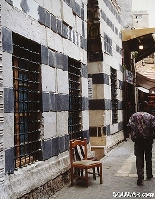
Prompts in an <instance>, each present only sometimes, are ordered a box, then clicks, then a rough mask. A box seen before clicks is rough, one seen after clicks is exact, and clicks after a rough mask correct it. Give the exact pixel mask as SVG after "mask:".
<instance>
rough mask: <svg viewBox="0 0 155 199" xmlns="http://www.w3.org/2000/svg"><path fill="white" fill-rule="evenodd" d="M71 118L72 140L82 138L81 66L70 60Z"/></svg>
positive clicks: (69, 123)
mask: <svg viewBox="0 0 155 199" xmlns="http://www.w3.org/2000/svg"><path fill="white" fill-rule="evenodd" d="M68 76H69V118H68V131H69V135H70V139H75V138H80V137H82V132H81V110H82V104H81V64H80V63H79V62H77V61H75V60H73V59H69V66H68Z"/></svg>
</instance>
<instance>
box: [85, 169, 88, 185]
mask: <svg viewBox="0 0 155 199" xmlns="http://www.w3.org/2000/svg"><path fill="white" fill-rule="evenodd" d="M85 178H86V187H88V170H87V169H85Z"/></svg>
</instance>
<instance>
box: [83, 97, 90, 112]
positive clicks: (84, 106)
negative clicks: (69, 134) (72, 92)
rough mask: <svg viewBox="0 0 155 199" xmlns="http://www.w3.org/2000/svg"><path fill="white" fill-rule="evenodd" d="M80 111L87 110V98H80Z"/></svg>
mask: <svg viewBox="0 0 155 199" xmlns="http://www.w3.org/2000/svg"><path fill="white" fill-rule="evenodd" d="M82 110H83V111H85V110H89V98H86V97H82Z"/></svg>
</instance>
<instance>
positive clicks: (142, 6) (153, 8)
mask: <svg viewBox="0 0 155 199" xmlns="http://www.w3.org/2000/svg"><path fill="white" fill-rule="evenodd" d="M132 9H133V11H134V10H135V11H138V10H145V11H148V14H149V27H150V28H152V27H155V0H132Z"/></svg>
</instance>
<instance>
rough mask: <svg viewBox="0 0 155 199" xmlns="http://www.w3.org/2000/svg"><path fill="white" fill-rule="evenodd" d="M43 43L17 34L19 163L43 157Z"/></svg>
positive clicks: (16, 136) (15, 70) (16, 138)
mask: <svg viewBox="0 0 155 199" xmlns="http://www.w3.org/2000/svg"><path fill="white" fill-rule="evenodd" d="M40 49H41V48H40V45H39V44H37V43H35V42H33V41H30V40H28V39H26V38H24V37H21V36H19V35H17V34H13V83H14V143H15V167H16V168H17V167H22V166H25V165H27V164H31V163H33V162H35V161H37V160H39V156H40V151H41V144H40V124H41V114H42V113H41V107H42V102H41V74H40V70H41V68H40V59H41V55H40V54H41V50H40Z"/></svg>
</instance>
